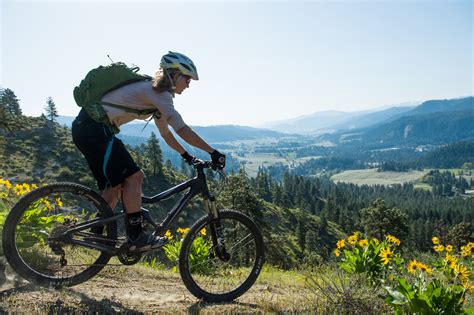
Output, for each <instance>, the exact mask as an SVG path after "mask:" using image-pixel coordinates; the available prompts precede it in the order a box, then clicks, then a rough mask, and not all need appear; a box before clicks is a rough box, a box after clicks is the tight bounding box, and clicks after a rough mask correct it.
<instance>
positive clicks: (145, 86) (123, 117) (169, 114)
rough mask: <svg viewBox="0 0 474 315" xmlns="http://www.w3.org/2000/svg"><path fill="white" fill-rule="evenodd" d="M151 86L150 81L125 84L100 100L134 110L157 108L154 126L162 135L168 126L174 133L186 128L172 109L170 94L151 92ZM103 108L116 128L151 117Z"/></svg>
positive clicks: (181, 119)
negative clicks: (157, 116) (159, 114)
mask: <svg viewBox="0 0 474 315" xmlns="http://www.w3.org/2000/svg"><path fill="white" fill-rule="evenodd" d="M151 84H152V83H151V81H140V82H135V83H131V84H127V85H125V86H122V87H120V88H118V89H116V90H113V91H111V92H109V93H107V94H105V95H104V97H102V99H101V100H102V101H103V102H107V103H111V104H117V105H123V106H127V107H129V108H134V109H150V108H157V109H158V110H159V112H160V113H161V117H160V118H159V119H156V118H155V124H156V126H157V127H158V130H159V131H160V134H162V135H165V134H167V133H169V132H170V130H169V128H168V125H169V126H171V127H173V129H174V130H175V131H177V130H179V129H181V128H183V127H184V126H186V123H185V122H184V121H183V118H181V115H180V114H179V113H178V112H177V111H176V110H175V109H174V105H173V96H172V95H171V93H170V92H161V93H158V92H157V91H155V90H153V87H152V85H151ZM103 108H104V109H105V111H106V112H107V116H108V117H109V120H110V122H111V123H112V124H114V125H115V126H117V127H120V126H121V125H123V124H126V123H128V122H130V121H132V120H134V119H141V120H146V119H149V118H150V117H151V115H137V114H134V113H129V112H126V111H124V110H121V109H118V108H115V107H111V106H107V105H103Z"/></svg>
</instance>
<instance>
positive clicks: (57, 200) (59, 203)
mask: <svg viewBox="0 0 474 315" xmlns="http://www.w3.org/2000/svg"><path fill="white" fill-rule="evenodd" d="M56 205H57V206H58V207H62V206H63V202H62V201H61V198H59V197H56Z"/></svg>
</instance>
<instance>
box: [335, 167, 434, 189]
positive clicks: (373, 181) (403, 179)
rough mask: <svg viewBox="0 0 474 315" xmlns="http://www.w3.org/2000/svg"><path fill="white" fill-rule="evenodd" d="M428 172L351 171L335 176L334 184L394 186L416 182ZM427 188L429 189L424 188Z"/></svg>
mask: <svg viewBox="0 0 474 315" xmlns="http://www.w3.org/2000/svg"><path fill="white" fill-rule="evenodd" d="M427 172H428V170H425V171H409V172H378V171H377V169H376V168H373V169H366V170H350V171H344V172H342V173H339V174H336V175H333V176H332V177H331V179H332V180H333V181H334V182H336V183H337V182H344V183H352V184H356V185H393V184H402V183H407V182H415V181H416V180H418V179H420V178H421V177H422V176H423V175H424V174H426V173H427ZM423 188H425V189H426V188H427V187H423Z"/></svg>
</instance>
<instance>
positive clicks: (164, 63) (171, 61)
mask: <svg viewBox="0 0 474 315" xmlns="http://www.w3.org/2000/svg"><path fill="white" fill-rule="evenodd" d="M160 66H161V68H162V69H178V70H179V71H180V72H181V73H182V74H184V75H188V76H190V77H191V78H192V79H193V80H199V76H198V73H197V69H196V66H195V65H194V63H193V61H192V60H191V59H189V58H188V57H186V56H185V55H183V54H180V53H177V52H172V51H170V52H168V53H167V54H166V55H164V56H163V57H161V62H160Z"/></svg>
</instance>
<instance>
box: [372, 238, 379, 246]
mask: <svg viewBox="0 0 474 315" xmlns="http://www.w3.org/2000/svg"><path fill="white" fill-rule="evenodd" d="M372 241H373V242H375V244H376V245H379V244H380V241H379V240H378V239H377V238H373V239H372Z"/></svg>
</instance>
